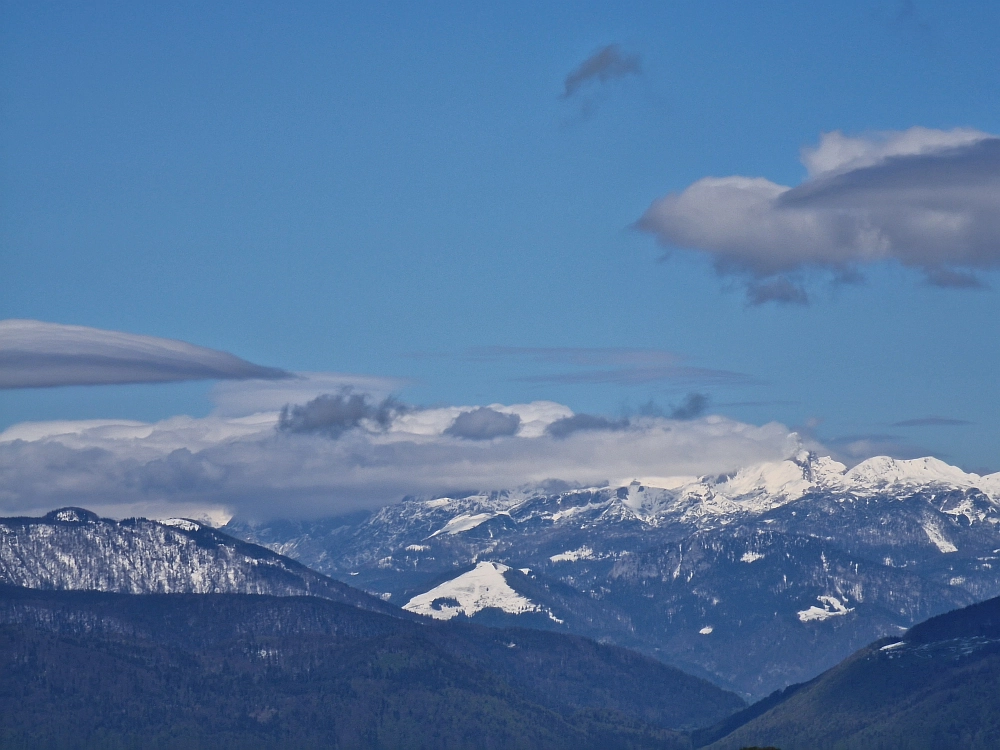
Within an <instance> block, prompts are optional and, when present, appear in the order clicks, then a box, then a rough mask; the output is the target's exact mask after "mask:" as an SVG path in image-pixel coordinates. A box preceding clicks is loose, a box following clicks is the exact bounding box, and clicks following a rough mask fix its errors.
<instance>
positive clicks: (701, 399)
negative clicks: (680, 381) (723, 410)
mask: <svg viewBox="0 0 1000 750" xmlns="http://www.w3.org/2000/svg"><path fill="white" fill-rule="evenodd" d="M707 408H708V396H706V395H705V394H704V393H689V394H688V395H687V396H685V397H684V400H683V401H681V403H680V404H679V405H677V406H675V407H674V409H673V411H671V412H670V418H671V419H681V420H684V419H697V418H698V417H700V416H701V415H702V414H704V413H705V410H706V409H707Z"/></svg>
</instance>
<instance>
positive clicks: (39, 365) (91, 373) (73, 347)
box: [0, 320, 294, 389]
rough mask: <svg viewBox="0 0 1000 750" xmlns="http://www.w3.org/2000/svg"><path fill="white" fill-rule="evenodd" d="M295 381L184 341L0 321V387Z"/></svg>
mask: <svg viewBox="0 0 1000 750" xmlns="http://www.w3.org/2000/svg"><path fill="white" fill-rule="evenodd" d="M291 377H294V376H292V375H291V374H290V373H287V372H285V371H284V370H279V369H276V368H273V367H261V366H260V365H255V364H253V363H251V362H247V361H246V360H244V359H240V358H239V357H236V356H234V355H232V354H228V353H226V352H220V351H216V350H215V349H206V348H205V347H201V346H195V345H194V344H188V343H185V342H183V341H175V340H173V339H162V338H156V337H154V336H139V335H136V334H131V333H122V332H120V331H105V330H101V329H97V328H86V327H83V326H69V325H60V324H57V323H43V322H40V321H37V320H3V321H0V388H5V389H7V388H49V387H55V386H63V385H107V384H122V383H167V382H173V381H181V380H212V379H277V378H291Z"/></svg>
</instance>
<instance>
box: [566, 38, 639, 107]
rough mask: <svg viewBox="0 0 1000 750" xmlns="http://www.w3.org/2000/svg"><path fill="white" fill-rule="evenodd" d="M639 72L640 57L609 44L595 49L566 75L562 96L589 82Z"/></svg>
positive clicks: (569, 94)
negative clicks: (595, 50)
mask: <svg viewBox="0 0 1000 750" xmlns="http://www.w3.org/2000/svg"><path fill="white" fill-rule="evenodd" d="M641 73H642V58H641V57H639V55H634V54H625V53H623V52H622V50H621V48H620V47H619V46H618V45H617V44H609V45H608V46H606V47H602V48H601V49H599V50H597V52H595V53H594V54H592V55H591V56H590V57H588V58H587V59H586V60H584V61H583V62H582V63H580V64H579V65H578V66H577V67H576V68H575V69H574V70H573V72H571V73H570V74H569V75H568V76H566V81H565V83H564V90H563V95H562V96H563V99H568V98H570V97H571V96H573V95H574V94H576V93H577V92H578V91H579V90H580V89H581V88H582V87H583V86H585V85H587V84H589V83H593V82H597V83H607V82H608V81H611V80H614V79H616V78H624V77H626V76H630V75H639V74H641Z"/></svg>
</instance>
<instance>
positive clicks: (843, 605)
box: [798, 596, 854, 622]
mask: <svg viewBox="0 0 1000 750" xmlns="http://www.w3.org/2000/svg"><path fill="white" fill-rule="evenodd" d="M816 598H817V599H819V603H820V604H822V605H823V606H822V607H817V606H816V605H815V604H814V605H812V606H811V607H809V609H803V610H801V611H800V612H799V613H798V615H799V621H800V622H813V621H815V622H823V620H829V619H830V618H831V617H840V616H842V615H846V614H847V613H848V612H853V611H854V607H848V606H847V602H846V601H843V602H842V601H840V599H838V598H837V597H835V596H817V597H816Z"/></svg>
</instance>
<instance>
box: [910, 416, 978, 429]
mask: <svg viewBox="0 0 1000 750" xmlns="http://www.w3.org/2000/svg"><path fill="white" fill-rule="evenodd" d="M966 424H972V422H970V421H968V420H967V419H954V418H952V417H921V418H919V419H904V420H903V421H902V422H893V424H892V426H893V427H959V426H961V425H966Z"/></svg>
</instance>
